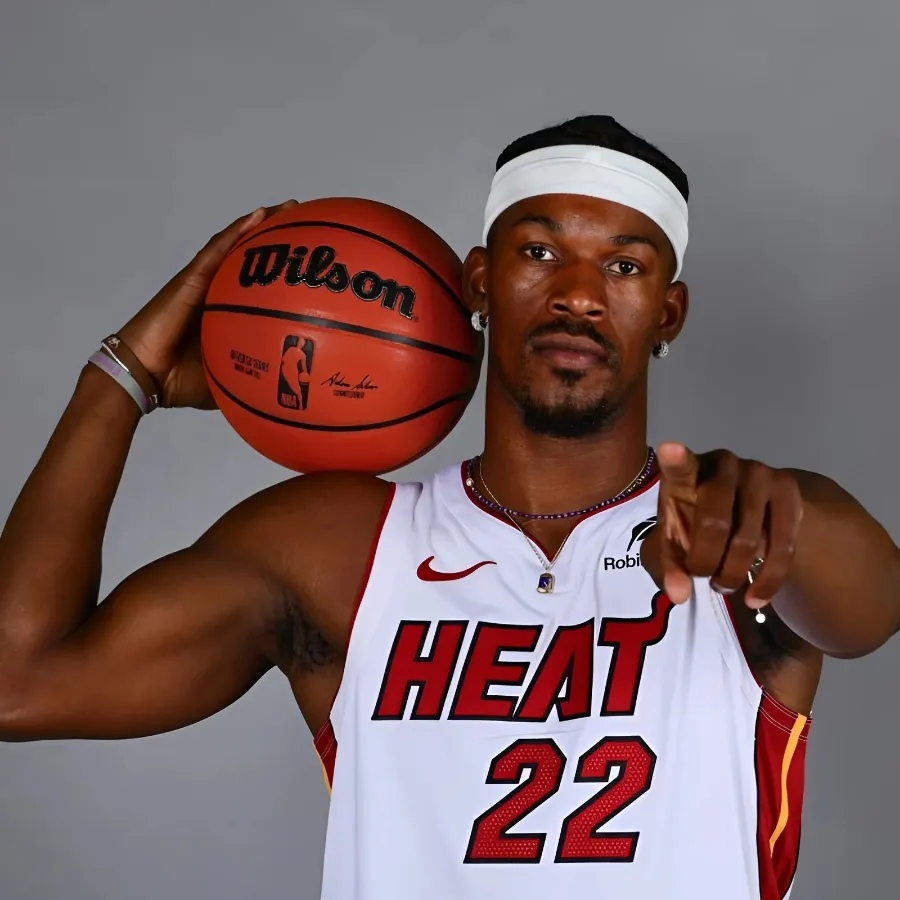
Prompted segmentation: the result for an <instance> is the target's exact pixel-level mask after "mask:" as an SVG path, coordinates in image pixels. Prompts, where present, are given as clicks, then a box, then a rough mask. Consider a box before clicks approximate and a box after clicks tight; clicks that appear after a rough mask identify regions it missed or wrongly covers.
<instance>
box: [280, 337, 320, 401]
mask: <svg viewBox="0 0 900 900" xmlns="http://www.w3.org/2000/svg"><path fill="white" fill-rule="evenodd" d="M315 352H316V342H315V341H314V340H313V339H312V338H308V337H298V336H296V335H293V334H289V335H288V336H287V337H286V338H285V339H284V345H283V347H282V348H281V368H280V370H279V372H278V405H279V406H284V407H286V408H287V409H297V410H304V409H306V406H307V404H308V403H309V375H310V372H312V363H313V356H314V355H315Z"/></svg>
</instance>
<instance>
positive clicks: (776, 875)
mask: <svg viewBox="0 0 900 900" xmlns="http://www.w3.org/2000/svg"><path fill="white" fill-rule="evenodd" d="M809 723H810V719H809V718H808V717H807V716H802V715H799V714H797V713H794V712H791V711H790V710H789V709H787V708H786V707H784V706H782V705H781V704H780V703H779V702H778V701H777V700H775V699H774V698H773V697H771V696H769V695H768V694H763V698H762V701H761V702H760V705H759V711H758V713H757V717H756V790H757V852H758V855H759V892H760V898H761V900H782V898H783V897H784V896H785V894H786V893H787V892H788V889H789V888H790V886H791V882H792V881H793V880H794V873H795V872H796V870H797V856H798V854H799V851H800V818H801V813H802V809H803V787H804V781H805V768H806V737H807V734H808V732H809Z"/></svg>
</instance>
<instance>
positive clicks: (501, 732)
mask: <svg viewBox="0 0 900 900" xmlns="http://www.w3.org/2000/svg"><path fill="white" fill-rule="evenodd" d="M687 199H688V185H687V180H686V178H685V176H684V174H683V173H682V171H681V170H680V169H679V168H678V167H677V166H676V165H675V164H674V163H673V162H672V161H671V160H669V159H668V158H667V157H666V156H664V155H663V154H662V153H660V152H659V151H658V150H656V149H655V148H654V147H652V146H651V145H649V144H648V143H646V142H645V141H643V140H642V139H640V138H638V137H636V136H634V135H632V134H631V133H629V132H628V131H626V130H625V129H624V128H623V127H621V126H620V125H618V124H617V123H616V122H614V121H613V120H612V119H609V118H607V117H587V118H582V119H577V120H574V121H572V122H569V123H566V124H563V125H561V126H558V127H555V128H551V129H549V130H545V131H542V132H538V133H537V134H533V135H530V136H528V137H526V138H523V139H521V140H519V141H517V142H516V143H514V144H513V145H512V146H511V147H510V148H509V149H507V150H506V151H505V152H504V153H503V154H502V156H501V157H500V160H499V162H498V172H497V174H496V177H495V179H494V182H493V185H492V189H491V192H490V196H489V200H488V204H487V216H486V223H485V231H484V244H485V246H484V247H478V248H476V249H474V250H472V251H471V253H470V254H469V256H468V259H467V261H466V264H465V284H464V292H465V299H466V302H467V304H468V306H469V307H470V308H471V310H472V314H473V315H472V323H473V327H475V328H476V329H478V330H484V329H486V330H487V332H488V335H489V342H488V345H489V364H488V370H487V414H486V436H485V448H484V452H483V454H481V455H480V456H479V457H478V458H476V459H474V460H472V461H468V462H464V463H462V464H459V465H454V466H450V467H449V468H447V469H445V470H443V471H440V472H438V473H437V474H436V475H435V476H434V477H432V478H431V479H429V480H427V481H426V482H425V483H423V484H413V483H409V484H396V485H395V484H392V483H389V482H387V481H384V480H381V479H378V478H375V477H369V476H365V475H360V474H344V473H339V472H336V473H330V474H319V475H313V476H304V477H298V478H293V479H290V480H288V481H286V482H284V483H282V484H278V485H276V486H274V487H271V488H269V489H267V490H264V491H262V492H261V493H260V494H258V495H256V496H254V497H251V498H250V499H248V500H246V501H245V502H243V503H241V504H240V505H239V506H237V507H236V508H235V509H233V510H232V511H230V512H229V513H228V514H227V515H225V516H224V517H223V518H222V519H221V520H220V521H219V522H217V523H215V524H214V525H213V526H212V527H211V528H210V529H209V531H207V532H206V533H205V534H204V535H203V536H202V537H200V538H199V540H197V541H196V543H194V544H193V545H192V546H190V547H188V548H186V549H184V550H181V551H180V552H177V553H174V554H172V555H171V556H168V557H166V558H164V559H160V560H157V561H156V562H151V563H149V564H148V565H147V566H146V567H144V568H142V569H140V570H139V571H137V572H135V573H134V574H133V575H131V576H130V577H129V578H127V579H126V580H125V581H124V582H123V583H122V584H120V585H119V586H118V587H117V588H116V589H115V590H114V591H113V592H112V594H111V596H110V597H108V598H107V599H106V600H105V602H103V603H101V604H98V603H97V599H98V597H97V592H98V584H99V581H100V561H101V547H102V543H103V536H104V529H105V527H106V521H107V517H108V514H109V510H110V505H111V503H112V501H113V498H114V496H115V493H116V489H117V486H118V483H119V479H120V476H121V474H122V469H123V466H124V465H125V460H126V456H127V453H128V449H129V446H130V444H131V441H132V439H133V437H134V435H135V430H136V427H137V425H138V422H139V420H140V418H141V414H142V411H143V410H150V409H152V408H153V407H154V405H155V404H154V402H153V398H152V394H153V393H154V391H155V388H154V382H156V383H158V384H159V385H160V386H161V387H160V397H159V400H160V401H161V405H162V406H167V407H175V406H193V407H204V406H209V405H210V398H209V395H208V394H207V390H206V386H205V382H204V378H203V373H202V371H201V367H200V364H199V361H198V353H197V345H196V338H195V336H196V330H197V329H196V324H197V321H196V320H197V311H198V309H199V307H200V305H201V303H202V300H203V296H204V291H205V290H206V287H207V285H208V284H209V281H210V277H211V276H212V274H213V272H214V271H215V270H216V267H217V265H218V264H219V262H220V261H221V260H222V259H223V257H224V256H225V254H226V253H227V252H228V250H229V248H230V247H232V246H233V245H234V244H235V242H236V241H237V240H238V239H239V238H240V236H241V235H242V234H244V233H245V232H246V231H247V230H248V229H250V228H251V227H253V226H255V225H257V224H258V223H259V222H260V221H261V220H262V219H263V218H264V217H265V216H266V215H267V214H270V213H271V212H272V210H268V211H265V210H260V211H257V212H256V213H253V214H252V215H249V216H246V217H244V218H243V219H240V220H238V221H237V222H235V223H234V224H233V225H231V226H229V227H228V228H226V229H225V230H224V231H223V232H221V233H220V234H218V235H217V236H215V237H214V238H213V239H212V240H211V241H210V243H209V244H208V245H207V246H206V247H205V248H204V249H203V250H202V251H201V252H200V254H199V255H198V256H197V257H196V258H195V259H194V261H193V262H191V263H190V264H189V265H188V266H187V268H185V269H184V271H182V272H181V273H180V274H179V275H177V276H176V277H175V278H174V279H173V280H172V281H171V282H170V283H169V284H168V285H167V286H166V287H165V288H163V290H162V291H161V292H160V293H159V294H158V295H157V296H156V297H155V298H154V299H153V300H152V301H151V302H150V303H149V304H148V305H147V306H146V307H144V308H143V309H142V310H141V311H140V312H139V313H138V314H137V315H136V316H135V317H134V318H133V319H132V320H131V321H130V322H128V323H127V324H126V325H125V327H123V328H122V329H121V330H120V331H119V332H118V334H117V335H116V336H114V337H112V338H111V339H108V340H107V341H106V345H107V350H106V351H105V352H104V354H103V355H102V360H101V361H98V362H97V364H96V365H87V366H86V367H85V368H84V370H83V371H82V372H81V375H80V377H79V378H78V382H77V386H76V388H75V391H74V395H73V397H72V399H71V402H70V403H69V405H68V407H67V409H66V411H65V413H64V415H63V417H62V419H61V421H60V423H59V425H58V427H57V429H56V431H55V432H54V434H53V436H52V438H51V440H50V442H49V445H48V446H47V448H46V450H45V452H44V454H43V455H42V457H41V459H40V461H39V462H38V464H37V466H36V468H35V470H34V472H33V473H32V475H31V476H30V478H29V479H28V482H27V484H26V485H25V487H24V489H23V491H22V493H21V495H20V497H19V499H18V501H17V503H16V504H15V507H14V509H13V511H12V513H11V515H10V518H9V521H8V523H7V525H6V529H5V531H4V533H3V536H2V541H0V642H2V643H0V736H2V738H3V739H5V740H9V741H34V740H46V739H65V738H97V739H109V738H134V737H140V736H142V735H150V734H155V733H159V732H164V731H169V730H172V729H177V728H181V727H183V726H186V725H189V724H191V723H192V722H196V721H198V720H200V719H203V718H205V717H207V716H210V715H212V714H213V713H215V712H217V711H218V710H220V709H222V708H223V707H226V706H227V705H229V704H231V703H233V702H234V701H235V700H237V699H238V698H239V697H240V696H241V695H242V694H244V693H245V692H246V691H247V690H249V688H250V687H251V686H252V685H253V684H254V683H255V682H256V681H257V680H258V679H259V678H260V677H261V676H262V675H263V674H264V673H265V672H266V671H268V670H269V669H271V668H272V667H276V666H277V667H278V668H279V669H281V671H282V672H284V674H285V675H286V676H287V678H288V679H289V681H290V685H291V687H292V689H293V692H294V694H295V696H296V698H297V703H298V705H299V707H300V710H301V711H302V714H303V715H304V717H305V719H306V721H307V723H308V724H309V727H310V729H311V730H312V732H313V733H314V734H315V735H317V737H316V746H317V748H318V750H319V752H320V754H321V757H322V760H323V763H324V766H325V769H326V773H327V777H328V780H329V782H331V784H332V788H333V790H332V799H331V810H330V815H329V823H328V834H327V846H326V851H325V870H324V887H323V897H325V898H326V900H382V898H383V900H421V898H423V897H433V898H435V900H451V898H452V900H461V898H471V900H498V898H530V897H534V898H537V897H541V898H546V897H554V898H555V897H575V896H583V897H616V898H622V900H624V898H647V897H660V898H667V900H668V898H690V900H722V898H728V900H750V898H765V900H770V898H776V897H777V898H782V897H785V896H787V895H788V893H789V891H790V888H791V882H792V880H793V876H794V871H795V866H796V862H797V852H798V841H799V834H800V813H801V803H802V791H803V769H804V757H805V746H806V741H807V733H808V728H809V715H810V709H811V706H812V702H813V695H814V694H815V690H816V685H817V682H818V679H819V671H820V667H821V664H822V658H823V654H827V655H829V656H833V657H854V656H860V655H863V654H866V653H869V652H871V651H873V650H875V649H876V648H878V647H879V646H881V645H882V644H883V643H884V642H885V641H887V640H888V639H889V637H890V636H891V635H893V634H894V633H895V632H896V631H897V629H898V625H900V551H898V548H897V547H896V546H895V544H894V543H893V541H892V540H891V539H890V537H889V536H888V535H887V534H886V532H885V531H884V529H882V528H881V527H880V526H879V525H878V524H877V523H876V522H875V521H873V519H872V518H871V517H870V516H869V515H868V514H867V513H866V512H865V511H864V510H863V509H862V508H860V506H859V504H858V503H857V502H856V501H854V500H853V499H852V498H851V497H849V496H848V495H847V494H846V493H845V492H844V491H843V490H841V489H840V488H839V487H838V486H836V485H835V484H834V483H832V482H831V481H829V480H828V479H826V478H824V477H822V476H819V475H815V474H812V473H809V472H802V471H796V470H786V469H775V468H771V467H769V466H766V465H764V464H762V463H760V462H756V461H753V460H745V459H740V458H738V457H736V456H735V455H734V454H732V453H729V452H727V451H715V452H711V453H702V454H694V453H692V452H690V451H689V450H688V449H687V448H685V447H683V446H681V445H678V444H664V445H662V446H660V447H659V448H658V454H654V453H653V451H652V450H648V447H647V437H646V434H647V421H646V419H647V381H648V377H649V374H648V370H649V367H650V365H651V357H654V356H655V357H657V358H658V359H659V361H658V362H653V363H652V365H653V366H664V365H665V363H664V362H663V360H662V358H663V357H664V356H665V354H666V351H667V349H668V348H669V346H670V345H671V344H672V342H673V341H674V340H675V339H676V338H677V336H678V334H679V332H680V331H681V329H682V326H683V325H684V323H685V317H686V314H687V308H688V292H687V288H686V287H685V285H684V284H683V283H681V282H680V281H679V280H678V277H679V274H680V271H681V266H682V260H683V257H684V252H685V247H686V244H687V237H688V218H687ZM279 208H280V207H279ZM127 370H130V373H131V374H129V371H127ZM123 388H124V390H123ZM135 401H137V402H135ZM715 414H716V411H715V410H710V415H715Z"/></svg>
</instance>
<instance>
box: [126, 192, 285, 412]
mask: <svg viewBox="0 0 900 900" xmlns="http://www.w3.org/2000/svg"><path fill="white" fill-rule="evenodd" d="M296 203H297V201H296V200H288V201H286V202H285V203H281V204H279V205H278V206H270V207H263V208H261V209H258V210H256V211H255V212H252V213H250V214H249V215H246V216H242V217H241V218H240V219H237V220H236V221H234V222H232V223H231V224H230V225H229V226H228V227H227V228H225V229H223V230H222V231H220V232H219V233H218V234H216V235H213V237H212V238H210V240H209V242H208V243H207V244H206V246H205V247H204V248H203V249H202V250H201V251H200V252H199V253H198V254H197V255H196V256H195V257H194V258H193V259H192V260H191V262H190V263H188V265H187V266H185V267H184V268H183V269H182V270H181V271H180V272H179V273H178V274H177V275H176V276H175V277H174V278H172V280H171V281H169V282H168V284H166V285H165V287H163V289H162V290H161V291H160V292H159V293H158V294H157V295H156V296H155V297H154V298H153V299H152V300H151V301H150V302H149V303H148V304H147V305H146V306H144V307H143V309H141V310H140V312H138V313H137V315H135V316H134V317H133V318H132V319H131V320H130V321H129V322H128V323H127V324H126V325H125V326H123V327H122V328H121V329H119V331H118V332H117V334H118V335H119V337H121V338H122V340H123V341H125V343H126V344H128V346H129V347H130V348H131V350H132V352H133V353H134V354H135V355H136V356H137V358H138V359H139V360H140V361H141V362H142V363H143V364H144V366H145V368H146V369H147V370H148V371H149V372H150V374H151V375H153V376H154V377H155V378H156V380H157V382H158V383H159V384H161V385H162V386H163V390H162V398H161V401H162V403H161V405H163V406H170V407H172V406H190V407H194V408H197V409H215V407H216V403H215V401H214V400H213V398H212V396H211V395H210V392H209V388H208V386H207V382H206V378H205V376H204V373H203V366H202V363H201V360H200V312H201V309H202V307H203V301H204V299H205V297H206V292H207V290H208V289H209V284H210V281H211V280H212V277H213V275H215V273H216V271H217V270H218V268H219V266H220V265H221V263H222V260H223V259H225V257H226V256H227V255H228V252H229V251H230V250H231V248H232V247H233V246H234V245H235V243H237V241H238V240H240V238H241V237H242V236H243V235H244V234H246V233H247V232H248V231H249V230H250V229H252V228H254V227H255V226H257V225H259V224H260V223H261V222H263V221H264V220H265V219H267V218H268V217H269V216H271V215H274V214H275V213H277V212H280V211H281V210H284V209H287V208H289V207H290V206H292V205H296Z"/></svg>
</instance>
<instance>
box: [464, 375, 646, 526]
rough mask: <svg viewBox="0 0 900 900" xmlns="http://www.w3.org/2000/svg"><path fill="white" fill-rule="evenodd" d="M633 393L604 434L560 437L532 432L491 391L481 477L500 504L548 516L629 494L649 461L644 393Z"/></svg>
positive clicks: (515, 410) (519, 413) (510, 406)
mask: <svg viewBox="0 0 900 900" xmlns="http://www.w3.org/2000/svg"><path fill="white" fill-rule="evenodd" d="M634 393H635V395H636V396H632V397H630V398H629V399H628V400H627V401H626V405H625V407H624V408H623V409H622V410H621V413H620V415H619V416H617V417H616V419H615V420H614V421H612V422H610V423H609V425H608V427H606V428H605V429H604V430H602V431H600V432H598V433H595V434H592V435H588V436H586V437H583V438H557V437H548V436H546V435H538V434H534V433H532V432H530V431H528V430H527V429H526V428H525V427H524V425H523V424H522V415H521V412H520V411H519V410H518V409H517V408H514V407H513V405H512V404H511V403H510V402H509V401H508V400H507V398H505V397H503V398H501V397H498V396H497V392H496V391H491V390H490V387H489V388H488V397H487V413H486V421H485V442H484V453H483V454H482V459H481V474H482V476H483V478H484V481H485V482H487V484H488V485H489V486H490V490H491V491H492V492H493V494H494V496H495V497H496V498H497V501H498V502H499V503H501V504H502V505H504V506H508V507H510V508H512V509H516V510H521V511H522V512H527V513H543V514H547V513H558V512H569V511H571V510H576V509H584V508H586V507H588V506H592V505H594V504H595V503H599V502H601V501H603V500H605V499H607V498H609V497H615V496H616V495H617V494H619V493H621V492H622V491H623V490H625V488H627V487H628V485H629V484H630V483H631V482H632V481H633V479H634V478H635V476H636V475H637V474H638V473H639V472H640V471H641V469H642V468H643V466H644V464H645V463H646V460H647V401H646V392H643V391H635V392H634ZM492 394H493V395H494V396H491V395H492Z"/></svg>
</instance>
